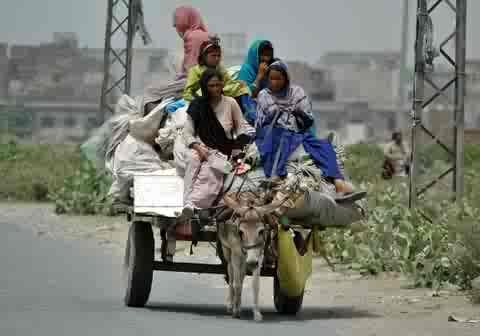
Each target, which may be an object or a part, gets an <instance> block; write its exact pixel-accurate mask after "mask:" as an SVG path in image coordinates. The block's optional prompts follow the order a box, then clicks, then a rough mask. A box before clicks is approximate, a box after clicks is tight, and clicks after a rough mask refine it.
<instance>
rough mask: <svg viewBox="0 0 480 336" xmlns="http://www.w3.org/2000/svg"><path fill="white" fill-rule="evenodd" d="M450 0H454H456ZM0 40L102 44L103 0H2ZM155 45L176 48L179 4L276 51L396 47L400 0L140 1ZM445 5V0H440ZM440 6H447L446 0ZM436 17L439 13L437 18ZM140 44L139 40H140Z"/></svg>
mask: <svg viewBox="0 0 480 336" xmlns="http://www.w3.org/2000/svg"><path fill="white" fill-rule="evenodd" d="M453 2H455V1H453ZM1 3H2V5H3V6H2V9H1V10H0V41H7V42H10V43H13V42H15V43H39V42H41V41H49V40H50V39H51V36H52V32H54V31H74V32H77V33H78V36H79V39H80V43H81V45H82V46H86V45H88V46H92V47H102V46H103V39H104V29H105V27H104V24H105V15H106V3H107V1H106V0H105V1H102V0H1ZM143 3H144V10H145V16H146V21H147V25H148V28H149V31H150V33H151V35H152V38H153V40H154V47H166V48H177V47H178V46H179V43H180V40H179V38H178V36H177V34H176V33H175V30H174V29H173V28H172V12H173V9H174V8H175V6H177V5H179V4H191V5H194V6H196V7H197V8H199V9H200V11H201V13H202V15H203V17H204V19H205V21H206V23H207V25H208V27H209V30H210V31H212V32H239V31H246V32H247V33H248V34H249V37H250V38H253V37H255V35H258V34H260V35H262V36H266V37H268V38H269V39H271V40H272V42H273V43H274V45H275V47H276V51H277V55H278V56H280V57H287V58H289V59H301V60H306V61H309V62H315V61H317V60H318V59H319V58H320V56H321V55H322V54H323V53H325V52H327V51H333V50H366V51H368V50H397V49H399V46H400V31H401V13H402V4H403V0H295V1H289V0H278V1H273V0H263V1H261V0H260V1H259V0H222V1H220V0H196V1H195V0H193V1H178V0H177V1H175V0H144V1H143ZM442 6H444V5H442ZM444 7H445V6H444ZM415 10H416V0H410V38H409V48H410V51H411V52H410V56H409V61H411V60H412V57H413V56H412V49H413V36H414V29H415V25H414V23H415ZM468 11H469V13H468V26H467V32H468V39H467V53H468V57H478V58H480V44H479V43H476V41H478V39H474V38H473V36H474V30H475V29H477V30H480V23H478V22H477V23H475V22H473V13H475V12H477V13H480V1H479V0H474V1H469V2H468ZM451 13H453V12H449V11H448V10H441V11H438V12H437V16H436V17H435V18H434V20H435V21H434V22H435V23H437V26H436V27H435V28H436V30H435V34H436V35H437V37H439V36H440V37H442V36H444V35H443V34H446V33H449V32H450V31H451V30H452V28H453V23H454V21H453V20H452V19H449V15H451ZM437 17H438V18H439V20H437ZM137 44H139V42H137Z"/></svg>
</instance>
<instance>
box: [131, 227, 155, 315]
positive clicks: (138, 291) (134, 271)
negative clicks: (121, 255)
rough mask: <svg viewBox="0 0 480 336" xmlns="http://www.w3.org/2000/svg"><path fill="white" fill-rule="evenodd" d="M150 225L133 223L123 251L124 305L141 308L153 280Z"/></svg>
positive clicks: (152, 247) (152, 251) (152, 240)
mask: <svg viewBox="0 0 480 336" xmlns="http://www.w3.org/2000/svg"><path fill="white" fill-rule="evenodd" d="M154 245H155V243H154V238H153V230H152V226H151V224H150V223H146V222H133V223H132V225H131V226H130V230H129V232H128V240H127V247H126V249H125V259H124V272H125V274H124V275H125V282H126V286H125V287H126V290H125V298H124V302H125V305H127V306H129V307H143V306H144V305H145V303H147V301H148V297H149V296H150V290H151V289H152V280H153V260H154V248H155V246H154Z"/></svg>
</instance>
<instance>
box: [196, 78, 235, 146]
mask: <svg viewBox="0 0 480 336" xmlns="http://www.w3.org/2000/svg"><path fill="white" fill-rule="evenodd" d="M213 77H218V78H219V79H220V80H222V74H221V73H220V72H219V71H217V70H215V69H207V70H205V72H204V73H203V74H202V77H201V78H200V88H201V90H202V96H200V97H196V98H195V99H194V100H193V101H192V102H191V103H190V106H189V107H188V110H187V113H188V115H189V116H190V117H191V118H192V121H193V128H194V130H195V136H198V137H199V138H200V140H202V142H203V143H204V144H205V145H206V146H208V147H210V148H213V149H217V150H219V151H220V152H222V153H223V154H225V155H230V154H231V152H232V146H233V143H234V141H233V140H232V139H231V138H229V137H227V134H226V133H225V129H224V128H223V126H222V124H221V123H220V121H219V120H218V118H217V115H216V114H215V112H214V111H213V108H212V106H211V105H210V101H209V100H210V97H209V94H208V82H209V81H210V79H212V78H213Z"/></svg>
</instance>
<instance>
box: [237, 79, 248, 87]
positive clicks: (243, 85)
mask: <svg viewBox="0 0 480 336" xmlns="http://www.w3.org/2000/svg"><path fill="white" fill-rule="evenodd" d="M238 82H239V83H240V87H241V88H242V89H244V88H246V87H247V84H245V82H244V81H243V80H239V81H238Z"/></svg>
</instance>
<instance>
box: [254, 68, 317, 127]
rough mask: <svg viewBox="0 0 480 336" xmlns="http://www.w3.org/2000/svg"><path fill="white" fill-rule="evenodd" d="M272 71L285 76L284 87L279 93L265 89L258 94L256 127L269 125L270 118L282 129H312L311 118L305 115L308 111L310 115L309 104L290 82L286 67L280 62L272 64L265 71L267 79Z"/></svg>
mask: <svg viewBox="0 0 480 336" xmlns="http://www.w3.org/2000/svg"><path fill="white" fill-rule="evenodd" d="M272 70H277V71H280V72H281V73H282V74H283V75H284V76H285V78H286V83H285V87H284V88H283V90H281V91H280V92H273V91H272V90H270V88H267V89H266V90H264V91H263V92H261V93H260V95H259V96H258V105H257V106H258V110H257V125H259V126H262V125H263V124H265V123H270V122H272V118H275V119H276V122H278V124H279V125H280V126H281V127H284V128H291V129H295V128H297V126H298V128H299V129H300V130H305V129H307V128H310V127H312V126H313V122H314V120H313V117H311V116H308V115H307V114H306V113H305V112H307V111H308V112H309V113H308V114H311V110H312V106H311V102H310V100H309V99H308V96H307V94H306V93H305V91H304V90H303V89H302V88H301V87H300V86H298V85H294V84H292V83H291V82H290V80H291V79H290V74H289V72H288V67H287V65H286V64H285V63H284V62H283V61H281V60H277V61H275V62H273V63H272V64H270V66H269V67H268V69H267V72H266V76H267V78H268V74H269V73H270V71H272ZM296 111H303V112H304V113H302V114H297V113H296ZM281 112H282V113H281ZM285 112H286V113H285ZM294 121H295V122H296V125H295V123H294ZM272 125H273V124H272Z"/></svg>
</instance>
